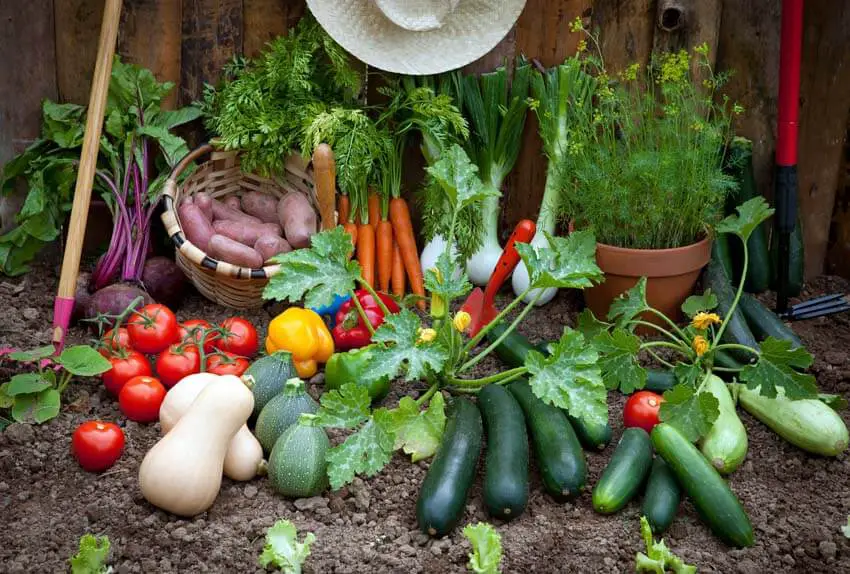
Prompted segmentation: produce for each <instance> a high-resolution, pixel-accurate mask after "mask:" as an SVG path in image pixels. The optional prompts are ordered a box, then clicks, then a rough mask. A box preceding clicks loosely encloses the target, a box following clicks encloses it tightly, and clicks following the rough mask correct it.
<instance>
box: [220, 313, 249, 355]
mask: <svg viewBox="0 0 850 574" xmlns="http://www.w3.org/2000/svg"><path fill="white" fill-rule="evenodd" d="M221 327H222V329H224V332H223V333H222V334H221V335H220V339H219V340H218V341H216V342H215V347H216V348H217V349H220V350H222V351H230V352H231V353H236V354H237V355H242V356H243V357H248V358H250V357H253V356H254V355H256V354H257V349H259V346H260V345H259V341H258V340H257V330H256V329H255V328H254V326H253V325H252V324H251V322H250V321H248V320H247V319H243V318H242V317H230V318H228V319H225V320H224V321H222V323H221Z"/></svg>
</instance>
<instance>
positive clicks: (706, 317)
mask: <svg viewBox="0 0 850 574" xmlns="http://www.w3.org/2000/svg"><path fill="white" fill-rule="evenodd" d="M719 324H720V316H719V315H718V314H717V313H706V312H705V311H700V312H699V313H697V314H696V316H694V319H693V321H691V325H693V326H694V327H695V328H697V329H699V330H700V331H705V330H706V329H708V327H709V325H719Z"/></svg>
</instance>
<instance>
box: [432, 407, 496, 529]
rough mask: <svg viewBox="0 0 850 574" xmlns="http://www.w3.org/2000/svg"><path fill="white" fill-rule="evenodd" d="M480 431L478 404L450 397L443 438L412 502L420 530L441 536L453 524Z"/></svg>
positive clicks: (468, 481) (463, 499) (464, 493)
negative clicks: (417, 497) (416, 497)
mask: <svg viewBox="0 0 850 574" xmlns="http://www.w3.org/2000/svg"><path fill="white" fill-rule="evenodd" d="M482 433H483V425H482V423H481V413H480V412H478V407H476V406H475V404H474V403H472V402H470V401H469V400H467V399H464V398H456V399H454V401H452V403H451V405H450V406H449V415H448V420H447V421H446V430H445V432H444V433H443V440H442V442H441V443H440V447H439V448H438V449H437V453H436V454H435V455H434V460H433V461H431V466H430V468H429V469H428V473H427V474H426V475H425V480H424V481H423V482H422V489H421V490H420V491H419V500H417V502H416V518H417V520H418V521H419V528H420V529H422V532H425V533H426V534H429V535H431V536H444V535H445V534H448V533H449V532H451V530H452V529H453V528H454V527H455V525H457V523H458V520H460V518H461V516H462V515H463V509H464V506H465V505H466V497H467V495H468V494H469V488H470V487H471V486H472V481H473V479H474V478H475V467H476V466H477V464H478V456H479V455H480V454H481V435H482Z"/></svg>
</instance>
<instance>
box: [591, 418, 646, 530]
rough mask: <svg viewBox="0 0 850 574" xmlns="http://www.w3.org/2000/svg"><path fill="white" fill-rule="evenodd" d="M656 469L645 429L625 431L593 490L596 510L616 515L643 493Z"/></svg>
mask: <svg viewBox="0 0 850 574" xmlns="http://www.w3.org/2000/svg"><path fill="white" fill-rule="evenodd" d="M650 467H652V444H651V443H650V440H649V435H648V434H647V433H646V431H645V430H643V429H642V428H637V427H632V428H627V429H626V430H625V431H623V436H622V437H620V442H619V443H617V448H616V450H614V454H613V455H612V456H611V460H610V462H609V463H608V466H606V467H605V470H603V471H602V476H601V477H600V478H599V482H597V483H596V486H594V487H593V510H595V511H596V512H598V513H600V514H612V513H614V512H617V511H618V510H620V509H621V508H623V507H624V506H625V505H626V504H627V503H628V502H629V501H630V500H631V499H632V498H634V496H635V495H636V494H637V493H638V492H639V491H640V488H641V486H643V484H644V481H645V480H646V476H647V474H649V469H650Z"/></svg>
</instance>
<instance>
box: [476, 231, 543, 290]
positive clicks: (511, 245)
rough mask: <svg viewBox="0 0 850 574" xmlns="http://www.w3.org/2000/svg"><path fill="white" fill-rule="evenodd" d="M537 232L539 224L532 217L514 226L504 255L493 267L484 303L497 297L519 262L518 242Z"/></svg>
mask: <svg viewBox="0 0 850 574" xmlns="http://www.w3.org/2000/svg"><path fill="white" fill-rule="evenodd" d="M536 232H537V226H536V225H535V224H534V222H533V221H531V220H530V219H522V220H520V222H519V223H517V224H516V227H514V231H513V233H511V236H510V237H509V238H508V243H507V244H506V245H505V249H504V251H502V255H501V256H500V257H499V260H498V261H497V262H496V267H494V268H493V274H492V275H490V280H489V281H488V282H487V287H486V288H485V289H484V305H485V306H486V305H487V304H488V303H492V302H493V299H494V298H495V297H496V293H498V292H499V289H500V288H501V287H502V284H503V283H504V282H505V279H507V278H508V276H509V275H510V274H511V272H513V270H514V269H515V268H516V266H517V264H518V263H519V259H520V258H519V253H518V252H517V250H516V244H517V243H528V242H529V241H531V239H532V238H533V237H534V234H535V233H536Z"/></svg>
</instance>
